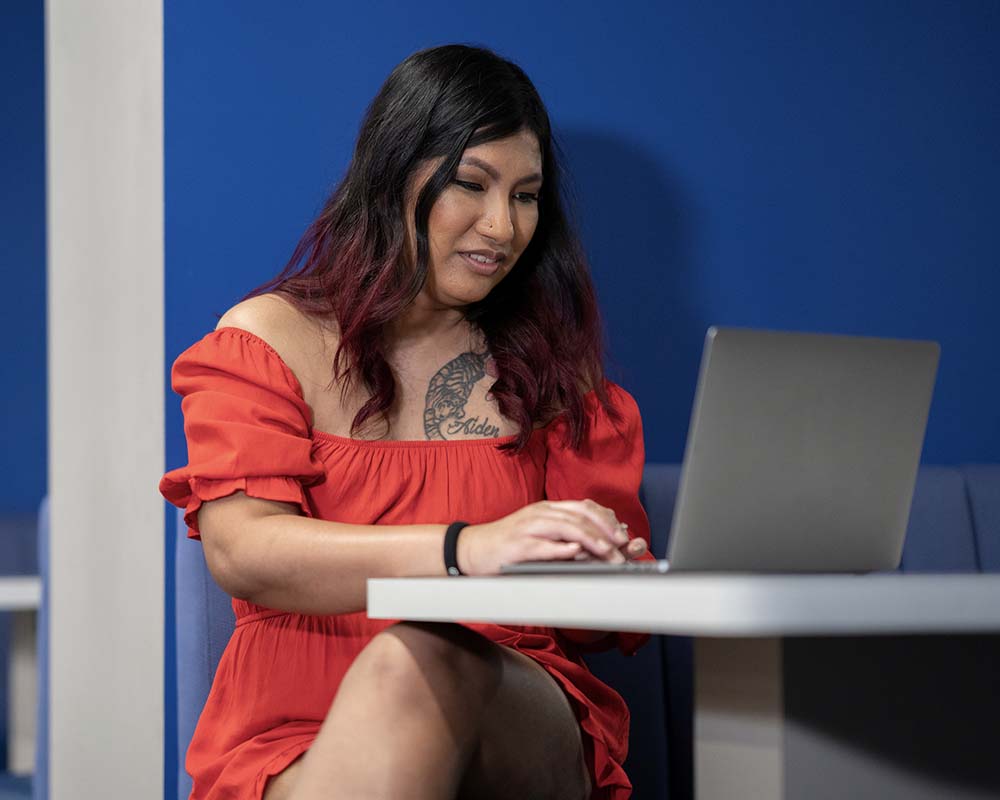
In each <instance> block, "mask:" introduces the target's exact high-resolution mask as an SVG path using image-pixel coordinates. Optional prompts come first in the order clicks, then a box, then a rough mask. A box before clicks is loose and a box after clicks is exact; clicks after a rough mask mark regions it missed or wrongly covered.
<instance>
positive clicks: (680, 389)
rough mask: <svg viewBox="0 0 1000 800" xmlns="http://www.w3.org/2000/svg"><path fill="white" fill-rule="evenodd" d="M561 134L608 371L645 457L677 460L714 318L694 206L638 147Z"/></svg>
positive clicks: (605, 137) (597, 135)
mask: <svg viewBox="0 0 1000 800" xmlns="http://www.w3.org/2000/svg"><path fill="white" fill-rule="evenodd" d="M556 138H557V140H558V142H559V145H560V147H561V148H562V150H563V153H564V155H565V158H564V167H565V170H566V172H567V173H568V176H567V180H566V184H567V194H568V196H569V200H570V203H571V208H570V215H571V217H573V218H574V219H575V221H576V224H577V228H578V230H579V232H580V236H581V239H582V240H583V244H584V247H585V249H586V252H587V255H588V257H589V259H590V265H591V272H592V274H593V276H594V283H595V285H596V287H597V292H598V295H599V297H600V302H601V309H602V312H603V314H604V323H605V329H606V332H607V339H608V347H609V358H608V377H609V378H610V379H611V380H614V381H616V382H619V383H621V384H622V385H623V386H625V387H626V388H627V389H628V390H629V391H631V392H632V394H633V395H634V396H635V398H636V400H637V402H638V403H639V406H640V408H641V410H642V411H643V423H644V428H645V437H646V454H647V460H652V461H675V462H679V461H680V460H681V457H682V455H683V452H684V442H685V437H686V433H687V426H688V421H689V418H690V412H691V403H692V401H693V399H694V388H695V383H696V380H697V376H698V362H699V359H700V357H701V348H702V339H703V338H704V335H705V328H706V327H707V324H708V323H707V322H706V321H705V320H704V319H701V318H699V317H698V314H697V310H698V308H699V303H698V302H697V301H698V298H697V296H696V293H697V291H698V288H699V281H698V280H697V278H696V271H695V268H694V261H693V246H692V245H693V242H694V240H695V234H696V233H697V227H696V220H695V219H694V214H693V210H692V208H691V204H690V203H689V202H687V201H686V194H685V192H684V191H683V188H682V187H681V186H680V185H679V182H678V180H677V179H676V178H675V177H673V176H672V175H670V174H669V173H668V171H667V170H666V169H665V167H664V165H663V163H662V161H659V160H657V159H655V158H653V157H652V156H651V155H649V154H648V153H646V152H644V151H643V149H642V147H641V146H638V145H636V144H634V143H631V142H628V141H626V140H624V139H623V138H621V137H619V136H615V135H613V134H607V133H601V132H596V131H583V130H578V129H572V128H571V129H568V130H565V131H557V132H556ZM574 209H575V212H574ZM654 409H655V411H656V413H655V414H654V413H652V412H653V410H654Z"/></svg>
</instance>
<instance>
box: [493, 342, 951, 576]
mask: <svg viewBox="0 0 1000 800" xmlns="http://www.w3.org/2000/svg"><path fill="white" fill-rule="evenodd" d="M939 355H940V347H939V345H938V344H937V343H936V342H929V341H917V340H908V339H883V338H873V337H864V336H842V335H830V334H817V333H794V332H780V331H766V330H752V329H746V328H726V327H712V328H709V329H708V332H707V334H706V336H705V349H704V352H703V354H702V360H701V369H700V372H699V376H698V387H697V391H696V393H695V401H694V408H693V411H692V414H691V424H690V427H689V429H688V437H687V445H686V448H685V452H684V462H683V465H682V468H681V478H680V485H679V488H678V494H677V499H676V503H675V506H674V515H673V524H672V526H671V529H670V539H669V547H668V552H667V558H666V559H665V560H660V561H645V562H628V563H625V564H608V563H605V562H595V561H549V562H528V563H522V564H509V565H505V566H504V567H503V569H502V572H503V573H504V574H553V573H572V574H587V573H613V574H628V573H640V574H641V573H653V574H661V573H665V572H668V571H669V572H671V573H673V572H687V571H692V572H775V573H780V572H798V573H810V572H871V571H877V570H892V569H895V568H896V567H897V566H899V562H900V558H901V556H902V550H903V539H904V537H905V535H906V526H907V522H908V520H909V515H910V503H911V501H912V499H913V487H914V484H915V482H916V476H917V469H918V467H919V464H920V453H921V450H922V448H923V440H924V432H925V430H926V426H927V416H928V413H929V410H930V403H931V395H932V393H933V389H934V381H935V376H936V373H937V365H938V359H939Z"/></svg>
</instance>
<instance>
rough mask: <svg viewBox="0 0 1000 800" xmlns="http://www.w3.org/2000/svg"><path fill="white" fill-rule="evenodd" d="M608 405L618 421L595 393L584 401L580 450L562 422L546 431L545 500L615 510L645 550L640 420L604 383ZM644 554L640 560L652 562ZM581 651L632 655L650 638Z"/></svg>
mask: <svg viewBox="0 0 1000 800" xmlns="http://www.w3.org/2000/svg"><path fill="white" fill-rule="evenodd" d="M605 387H606V389H607V392H608V399H609V400H610V405H611V406H612V408H614V409H615V410H616V411H617V412H618V414H619V415H620V417H621V419H620V421H616V420H614V419H612V418H611V416H610V415H609V414H608V412H607V411H606V410H605V409H604V407H603V406H602V405H601V403H600V401H599V400H598V398H597V395H596V394H595V393H594V392H590V393H589V394H588V395H587V396H586V398H585V413H586V431H585V433H584V439H583V442H582V444H581V447H580V449H579V450H573V449H572V448H571V447H570V446H569V445H567V444H566V441H565V439H566V428H567V424H566V421H565V419H564V418H563V417H560V418H558V419H556V420H555V421H554V422H552V423H551V424H550V425H549V427H548V433H547V445H548V458H547V461H546V467H545V496H546V498H547V499H549V500H585V499H587V498H589V499H591V500H593V501H595V502H597V503H600V504H601V505H602V506H605V507H607V508H610V509H613V510H614V512H615V514H617V516H618V519H619V520H620V521H622V522H625V523H627V524H628V530H629V535H630V536H632V537H641V538H643V539H645V540H646V544H647V546H648V545H649V520H648V519H647V517H646V512H645V510H644V509H643V507H642V504H641V503H640V502H639V484H640V483H641V481H642V470H643V465H644V463H645V460H646V451H645V446H644V445H643V439H642V418H641V417H640V416H639V407H638V406H637V405H636V402H635V400H634V399H633V397H632V395H630V394H629V393H628V392H627V391H625V390H624V389H622V388H621V387H620V386H618V385H617V384H614V383H611V382H607V383H606V384H605ZM652 558H653V556H652V555H651V554H650V553H649V552H648V551H647V553H646V555H645V556H643V560H646V559H652ZM613 637H614V638H612V636H608V637H606V638H604V639H601V640H598V641H597V642H595V643H593V644H589V645H579V646H580V647H581V648H582V649H584V650H606V649H608V648H609V647H612V646H614V645H615V644H617V645H618V647H619V649H620V650H621V651H622V652H623V653H625V654H626V655H632V654H633V653H635V651H636V650H638V649H639V648H640V647H641V646H642V645H643V644H645V643H646V642H647V641H648V640H649V635H648V634H639V633H616V634H614V635H613Z"/></svg>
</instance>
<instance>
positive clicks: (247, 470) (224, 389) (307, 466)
mask: <svg viewBox="0 0 1000 800" xmlns="http://www.w3.org/2000/svg"><path fill="white" fill-rule="evenodd" d="M171 385H172V387H173V389H174V391H175V392H177V393H178V394H179V395H180V396H181V397H182V398H183V400H182V401H181V409H182V411H183V413H184V435H185V437H186V438H187V447H188V463H187V465H186V466H183V467H180V468H179V469H175V470H172V471H170V472H168V473H167V474H166V475H164V476H163V478H162V479H161V481H160V493H161V494H162V495H163V496H164V497H165V498H167V500H169V501H170V502H171V503H173V504H174V505H176V506H178V507H181V508H184V509H185V513H184V521H185V522H186V523H187V525H188V528H189V530H188V535H189V536H190V537H192V538H196V539H197V538H200V532H199V528H198V509H199V508H200V507H201V504H202V503H204V502H207V501H209V500H216V499H218V498H220V497H225V496H227V495H230V494H232V493H233V492H236V491H243V492H245V493H246V494H247V495H249V496H250V497H257V498H260V499H263V500H275V501H278V502H283V503H294V504H297V505H298V506H299V508H300V509H301V511H302V513H303V514H304V515H306V516H313V511H312V508H311V507H310V503H309V498H308V496H307V495H306V492H305V487H307V486H311V485H313V484H315V483H319V482H321V481H322V480H323V478H324V470H323V466H322V464H321V462H320V461H319V460H318V459H315V458H314V457H313V452H312V437H311V411H310V409H309V406H308V405H307V404H306V402H305V400H304V399H303V396H302V390H301V387H300V386H299V382H298V380H297V379H296V377H295V375H294V374H293V373H292V371H291V370H290V369H289V368H288V366H287V365H286V364H285V363H284V361H282V360H281V358H280V356H279V355H278V354H277V352H276V351H274V350H273V349H272V348H271V347H270V345H268V344H267V343H266V342H265V341H264V340H263V339H261V338H259V337H258V336H255V335H254V334H252V333H249V332H248V331H244V330H241V329H239V328H220V329H218V330H216V331H213V332H212V333H210V334H208V335H207V336H205V337H204V338H203V339H202V340H201V341H199V342H197V343H196V344H194V345H192V346H191V347H190V348H188V349H187V350H185V351H184V352H183V353H182V354H181V355H180V356H179V357H178V358H177V360H176V361H175V362H174V365H173V369H172V370H171Z"/></svg>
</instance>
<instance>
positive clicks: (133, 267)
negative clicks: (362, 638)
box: [45, 0, 164, 800]
mask: <svg viewBox="0 0 1000 800" xmlns="http://www.w3.org/2000/svg"><path fill="white" fill-rule="evenodd" d="M45 49H46V54H45V55H46V112H47V113H46V142H47V187H48V198H47V203H48V346H49V352H48V370H49V371H48V376H49V493H50V497H51V514H52V527H51V585H50V595H49V596H50V600H51V640H50V642H51V644H50V647H51V650H50V663H51V667H50V702H51V712H50V720H49V747H50V751H49V753H50V758H49V763H50V788H51V797H52V800H71V798H72V799H74V800H75V799H76V798H85V797H101V798H107V799H108V800H115V799H116V798H122V799H123V800H124V799H125V798H129V800H132V799H134V798H138V797H142V798H157V797H162V796H163V741H162V739H163V713H164V709H163V658H164V652H163V611H164V605H163V586H164V583H163V579H164V575H163V549H164V540H163V503H162V500H161V498H160V496H159V494H158V493H157V490H156V484H157V480H158V479H159V477H160V474H161V472H162V468H163V462H164V451H163V403H164V385H163V383H164V376H163V9H162V0H87V2H80V0H47V2H46V4H45Z"/></svg>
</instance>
